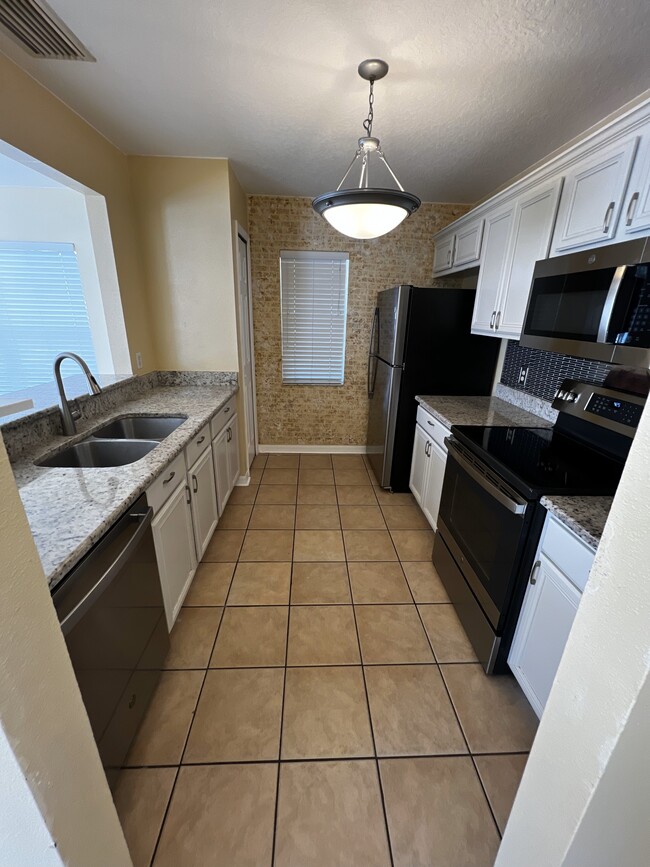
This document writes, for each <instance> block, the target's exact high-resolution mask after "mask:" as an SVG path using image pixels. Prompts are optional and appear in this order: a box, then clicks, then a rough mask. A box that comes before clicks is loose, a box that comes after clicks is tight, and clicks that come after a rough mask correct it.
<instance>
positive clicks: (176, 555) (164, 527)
mask: <svg viewBox="0 0 650 867" xmlns="http://www.w3.org/2000/svg"><path fill="white" fill-rule="evenodd" d="M154 484H155V483H154ZM190 503H191V496H190V489H189V487H188V486H187V485H179V486H178V487H177V488H176V490H175V491H174V493H173V494H172V495H171V496H170V497H169V499H168V500H167V502H166V503H165V504H164V505H163V506H162V507H161V509H160V511H159V512H158V514H157V515H156V516H155V518H154V519H153V523H152V525H151V529H152V531H153V539H154V546H155V548H156V559H157V561H158V569H159V571H160V582H161V584H162V591H163V599H164V602H165V614H166V616H167V626H168V628H169V629H170V630H171V628H172V626H173V625H174V621H175V620H176V615H177V614H178V612H179V609H180V607H181V605H182V604H183V600H184V599H185V595H186V593H187V591H188V590H189V588H190V584H191V583H192V578H193V577H194V572H195V571H196V563H197V560H196V550H195V544H194V527H193V523H192V507H191V504H190Z"/></svg>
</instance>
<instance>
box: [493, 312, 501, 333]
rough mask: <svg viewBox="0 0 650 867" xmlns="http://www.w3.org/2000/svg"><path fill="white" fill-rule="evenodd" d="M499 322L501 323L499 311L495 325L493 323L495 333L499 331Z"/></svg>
mask: <svg viewBox="0 0 650 867" xmlns="http://www.w3.org/2000/svg"><path fill="white" fill-rule="evenodd" d="M500 322H501V311H500V310H499V312H498V313H497V318H496V321H495V323H494V330H495V331H498V330H499V323H500Z"/></svg>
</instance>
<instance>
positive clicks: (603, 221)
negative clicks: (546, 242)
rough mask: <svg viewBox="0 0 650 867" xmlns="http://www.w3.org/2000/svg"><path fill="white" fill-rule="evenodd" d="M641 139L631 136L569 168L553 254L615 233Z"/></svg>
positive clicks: (558, 217)
mask: <svg viewBox="0 0 650 867" xmlns="http://www.w3.org/2000/svg"><path fill="white" fill-rule="evenodd" d="M638 142H639V138H638V136H636V135H635V136H630V137H628V138H625V139H623V140H622V141H620V142H616V143H615V144H612V145H609V146H608V147H605V148H602V149H599V150H598V151H597V152H596V153H595V154H591V156H589V157H586V158H585V159H584V160H580V161H579V162H578V163H576V164H575V165H574V166H572V167H570V168H569V169H568V171H567V175H566V181H565V183H564V192H563V194H562V199H561V201H560V208H559V211H558V215H557V222H556V225H555V234H554V235H553V244H552V249H551V255H560V254H562V253H565V252H568V251H569V250H574V249H577V248H580V247H591V246H594V245H595V244H602V243H603V242H604V241H608V240H610V239H611V238H613V237H614V236H615V234H616V227H617V225H618V220H619V217H620V214H621V211H622V209H623V205H624V201H625V191H626V188H627V182H628V180H629V178H630V170H631V168H632V163H633V161H634V156H635V154H636V150H637V146H638Z"/></svg>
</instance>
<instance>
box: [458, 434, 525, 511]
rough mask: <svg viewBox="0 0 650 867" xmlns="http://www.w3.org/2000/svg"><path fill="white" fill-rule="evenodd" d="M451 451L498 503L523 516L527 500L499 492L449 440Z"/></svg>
mask: <svg viewBox="0 0 650 867" xmlns="http://www.w3.org/2000/svg"><path fill="white" fill-rule="evenodd" d="M447 445H448V447H449V450H450V451H451V452H452V453H453V458H454V460H455V461H456V462H457V463H459V464H460V466H461V467H462V468H463V470H464V471H465V472H466V473H467V475H468V476H471V477H472V479H474V481H475V482H476V483H477V484H478V485H480V486H481V487H482V488H483V490H484V491H486V492H487V493H488V494H489V495H490V496H491V497H493V498H494V499H495V500H496V501H497V503H499V504H500V505H502V506H504V507H505V508H506V509H507V510H508V511H509V512H512V514H513V515H523V514H524V512H525V511H526V509H527V507H528V503H527V502H526V501H525V500H521V499H519V498H516V497H509V496H508V495H507V494H506V493H505V492H504V491H501V490H499V488H497V487H496V486H495V485H493V484H491V482H490V480H489V479H488V478H487V477H486V476H484V475H483V473H481V472H480V471H479V470H477V469H476V467H473V466H472V464H470V462H469V461H468V460H466V459H465V458H464V457H463V455H462V454H461V452H460V450H459V449H458V448H457V447H456V444H455V443H454V442H453V441H452V440H449V439H447Z"/></svg>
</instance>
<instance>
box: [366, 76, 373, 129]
mask: <svg viewBox="0 0 650 867" xmlns="http://www.w3.org/2000/svg"><path fill="white" fill-rule="evenodd" d="M374 84H375V79H374V78H371V79H370V93H369V94H368V117H367V118H366V119H365V120H364V122H363V128H364V129H365V131H366V135H368V136H371V135H372V121H373V118H374V111H373V105H374V102H375V94H374V89H373V88H374Z"/></svg>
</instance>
